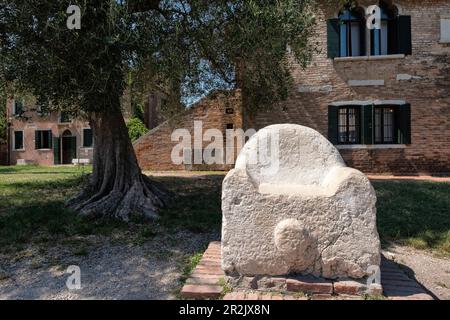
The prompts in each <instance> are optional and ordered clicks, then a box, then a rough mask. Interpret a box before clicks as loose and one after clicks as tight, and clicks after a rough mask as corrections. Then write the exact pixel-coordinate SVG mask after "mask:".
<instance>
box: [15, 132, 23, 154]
mask: <svg viewBox="0 0 450 320" xmlns="http://www.w3.org/2000/svg"><path fill="white" fill-rule="evenodd" d="M14 150H24V146H23V131H14Z"/></svg>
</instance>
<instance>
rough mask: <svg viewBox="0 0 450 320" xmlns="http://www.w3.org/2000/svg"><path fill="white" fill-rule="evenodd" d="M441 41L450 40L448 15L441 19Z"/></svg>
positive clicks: (449, 18)
mask: <svg viewBox="0 0 450 320" xmlns="http://www.w3.org/2000/svg"><path fill="white" fill-rule="evenodd" d="M441 42H450V17H448V18H443V19H441Z"/></svg>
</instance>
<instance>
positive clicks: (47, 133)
mask: <svg viewBox="0 0 450 320" xmlns="http://www.w3.org/2000/svg"><path fill="white" fill-rule="evenodd" d="M35 146H36V148H35V149H36V150H41V149H51V148H52V131H51V130H36V131H35Z"/></svg>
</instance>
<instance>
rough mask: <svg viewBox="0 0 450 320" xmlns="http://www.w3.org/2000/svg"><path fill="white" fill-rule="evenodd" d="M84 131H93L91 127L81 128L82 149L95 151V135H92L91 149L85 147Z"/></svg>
mask: <svg viewBox="0 0 450 320" xmlns="http://www.w3.org/2000/svg"><path fill="white" fill-rule="evenodd" d="M84 130H91V131H92V128H91V127H83V128H81V147H80V148H81V149H87V150H89V149H94V135H93V134H92V146H90V147H85V146H84Z"/></svg>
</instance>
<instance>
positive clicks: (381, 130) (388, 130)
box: [374, 107, 395, 144]
mask: <svg viewBox="0 0 450 320" xmlns="http://www.w3.org/2000/svg"><path fill="white" fill-rule="evenodd" d="M394 122H395V118H394V108H392V107H376V108H375V113H374V137H375V143H391V144H392V143H394V142H395V141H394V132H395V127H394Z"/></svg>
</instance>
